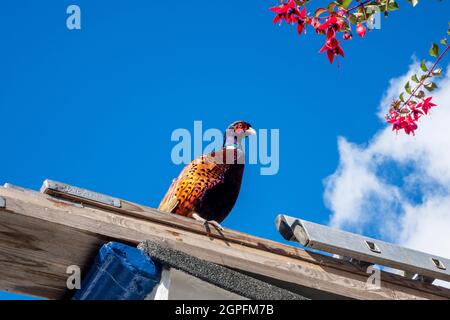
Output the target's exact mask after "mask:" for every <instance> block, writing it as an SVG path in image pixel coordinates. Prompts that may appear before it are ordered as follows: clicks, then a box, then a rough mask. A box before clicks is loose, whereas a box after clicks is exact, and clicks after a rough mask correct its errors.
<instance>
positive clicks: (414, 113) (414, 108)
mask: <svg viewBox="0 0 450 320" xmlns="http://www.w3.org/2000/svg"><path fill="white" fill-rule="evenodd" d="M420 107H421V105H420V104H418V105H414V104H413V105H410V107H409V108H410V110H411V117H412V118H413V119H414V121H417V120H419V118H420V117H421V116H423V112H422V110H421V109H420Z"/></svg>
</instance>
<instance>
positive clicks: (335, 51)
mask: <svg viewBox="0 0 450 320" xmlns="http://www.w3.org/2000/svg"><path fill="white" fill-rule="evenodd" d="M339 44H340V42H339V41H338V40H337V39H336V36H335V32H334V30H333V29H332V28H330V29H328V31H327V41H326V42H325V45H324V46H323V47H322V49H320V51H319V52H324V51H327V56H328V60H329V61H330V63H333V60H334V56H336V55H340V56H342V57H344V50H342V48H341V46H340V45H339Z"/></svg>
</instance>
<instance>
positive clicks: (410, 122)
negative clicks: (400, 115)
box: [403, 117, 417, 135]
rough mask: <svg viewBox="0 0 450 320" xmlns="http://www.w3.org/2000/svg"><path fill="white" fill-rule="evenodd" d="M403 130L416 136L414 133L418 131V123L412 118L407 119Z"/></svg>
mask: <svg viewBox="0 0 450 320" xmlns="http://www.w3.org/2000/svg"><path fill="white" fill-rule="evenodd" d="M403 130H405V132H406V134H411V133H412V134H413V135H415V133H414V131H416V130H417V123H416V122H415V121H414V119H413V118H411V117H406V119H405V121H404V122H403Z"/></svg>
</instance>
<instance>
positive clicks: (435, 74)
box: [432, 68, 442, 77]
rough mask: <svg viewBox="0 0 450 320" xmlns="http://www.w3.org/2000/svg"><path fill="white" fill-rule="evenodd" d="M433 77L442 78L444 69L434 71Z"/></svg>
mask: <svg viewBox="0 0 450 320" xmlns="http://www.w3.org/2000/svg"><path fill="white" fill-rule="evenodd" d="M432 74H433V76H435V77H440V76H442V69H441V68H437V69H435V70H434V71H433V73H432Z"/></svg>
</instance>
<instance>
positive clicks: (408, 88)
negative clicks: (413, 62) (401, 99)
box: [405, 81, 411, 94]
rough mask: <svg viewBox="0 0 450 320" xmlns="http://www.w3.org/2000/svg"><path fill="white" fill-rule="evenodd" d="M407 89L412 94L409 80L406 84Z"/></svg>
mask: <svg viewBox="0 0 450 320" xmlns="http://www.w3.org/2000/svg"><path fill="white" fill-rule="evenodd" d="M405 91H406V92H407V93H409V94H411V85H410V84H409V81H408V82H407V83H406V84H405Z"/></svg>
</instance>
